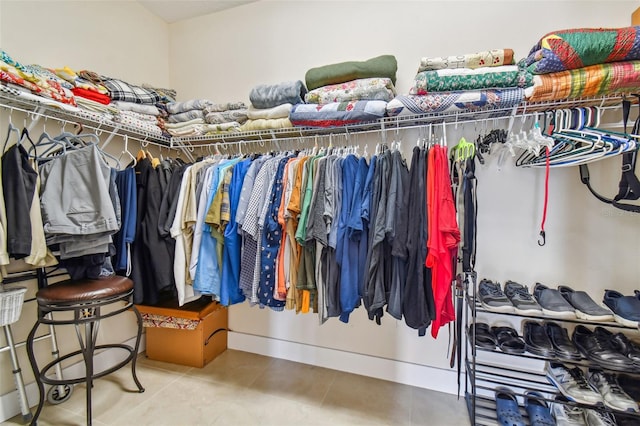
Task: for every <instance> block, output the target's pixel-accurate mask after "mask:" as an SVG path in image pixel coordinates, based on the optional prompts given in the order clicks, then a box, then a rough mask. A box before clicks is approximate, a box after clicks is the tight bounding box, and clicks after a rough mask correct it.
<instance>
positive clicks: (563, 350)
mask: <svg viewBox="0 0 640 426" xmlns="http://www.w3.org/2000/svg"><path fill="white" fill-rule="evenodd" d="M544 329H545V331H546V332H547V336H549V339H550V340H551V344H552V345H553V350H554V352H555V354H556V356H557V357H558V358H560V359H565V360H569V361H576V360H579V359H582V356H581V355H580V351H578V349H577V348H576V347H575V345H574V344H573V342H571V339H570V338H569V332H568V331H567V329H566V328H564V327H561V326H560V325H559V324H558V323H555V322H553V321H545V322H544Z"/></svg>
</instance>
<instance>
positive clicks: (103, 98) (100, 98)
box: [71, 87, 111, 105]
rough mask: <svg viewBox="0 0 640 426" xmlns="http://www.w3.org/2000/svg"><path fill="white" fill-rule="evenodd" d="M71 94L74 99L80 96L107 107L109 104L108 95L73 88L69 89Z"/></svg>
mask: <svg viewBox="0 0 640 426" xmlns="http://www.w3.org/2000/svg"><path fill="white" fill-rule="evenodd" d="M71 92H73V95H74V96H76V97H78V96H80V97H83V98H87V99H91V100H92V101H96V102H99V103H101V104H104V105H109V103H110V102H111V98H110V97H109V95H105V94H103V93H98V92H95V91H93V90H87V89H83V88H81V87H74V88H73V89H71Z"/></svg>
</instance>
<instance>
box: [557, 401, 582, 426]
mask: <svg viewBox="0 0 640 426" xmlns="http://www.w3.org/2000/svg"><path fill="white" fill-rule="evenodd" d="M551 414H552V415H553V419H554V420H555V421H556V425H558V426H587V423H586V421H585V418H584V409H583V408H582V407H576V406H575V405H569V404H567V400H566V399H565V398H564V397H563V396H561V395H558V396H556V402H554V403H553V404H551Z"/></svg>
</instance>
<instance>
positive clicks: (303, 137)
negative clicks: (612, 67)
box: [173, 105, 620, 151]
mask: <svg viewBox="0 0 640 426" xmlns="http://www.w3.org/2000/svg"><path fill="white" fill-rule="evenodd" d="M599 108H600V110H601V111H607V110H613V109H619V108H620V105H608V106H602V107H599ZM518 109H519V107H515V108H509V111H511V113H510V114H509V115H502V116H500V117H485V118H475V119H465V120H457V121H444V120H443V121H431V122H428V123H420V124H414V125H408V126H395V127H383V128H382V129H380V128H376V129H371V130H361V131H355V132H353V131H349V130H347V131H346V132H344V133H318V134H303V133H302V132H299V133H300V134H299V135H298V136H291V137H286V138H275V137H272V138H270V139H266V138H264V139H250V140H244V139H243V140H239V141H229V142H227V141H224V140H222V141H212V142H210V143H205V144H196V143H194V141H178V140H176V141H173V142H174V145H175V144H176V143H179V142H180V143H184V144H188V145H189V146H190V147H192V148H190V150H191V151H193V149H206V148H209V147H216V146H218V147H230V146H237V145H240V146H249V145H251V144H258V145H260V146H261V147H264V146H265V144H267V143H273V142H277V143H280V142H285V143H286V142H293V141H297V142H299V143H300V144H304V143H306V142H308V141H310V140H313V141H315V140H316V139H317V138H327V137H331V136H334V137H335V136H344V137H347V138H348V137H350V136H354V135H366V134H371V133H380V134H387V133H388V132H397V131H400V130H411V129H424V128H426V127H429V126H432V127H434V128H438V127H442V126H452V125H453V126H456V127H457V126H459V125H467V124H470V123H473V124H476V123H488V122H493V123H494V124H493V127H494V128H495V127H497V125H498V122H499V121H501V120H507V119H509V120H511V119H513V120H514V121H515V120H522V121H525V120H526V119H528V118H531V117H534V116H539V117H540V115H541V114H543V113H544V112H543V111H531V110H530V111H526V110H522V111H520V112H518ZM504 127H505V128H506V127H507V126H504ZM303 141H304V142H303Z"/></svg>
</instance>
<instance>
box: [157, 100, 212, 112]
mask: <svg viewBox="0 0 640 426" xmlns="http://www.w3.org/2000/svg"><path fill="white" fill-rule="evenodd" d="M209 105H213V102H211V101H209V100H207V99H191V100H189V101H184V102H169V103H168V104H167V111H169V114H180V113H181V112H185V111H190V110H192V109H199V110H203V109H205V108H206V107H207V106H209Z"/></svg>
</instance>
